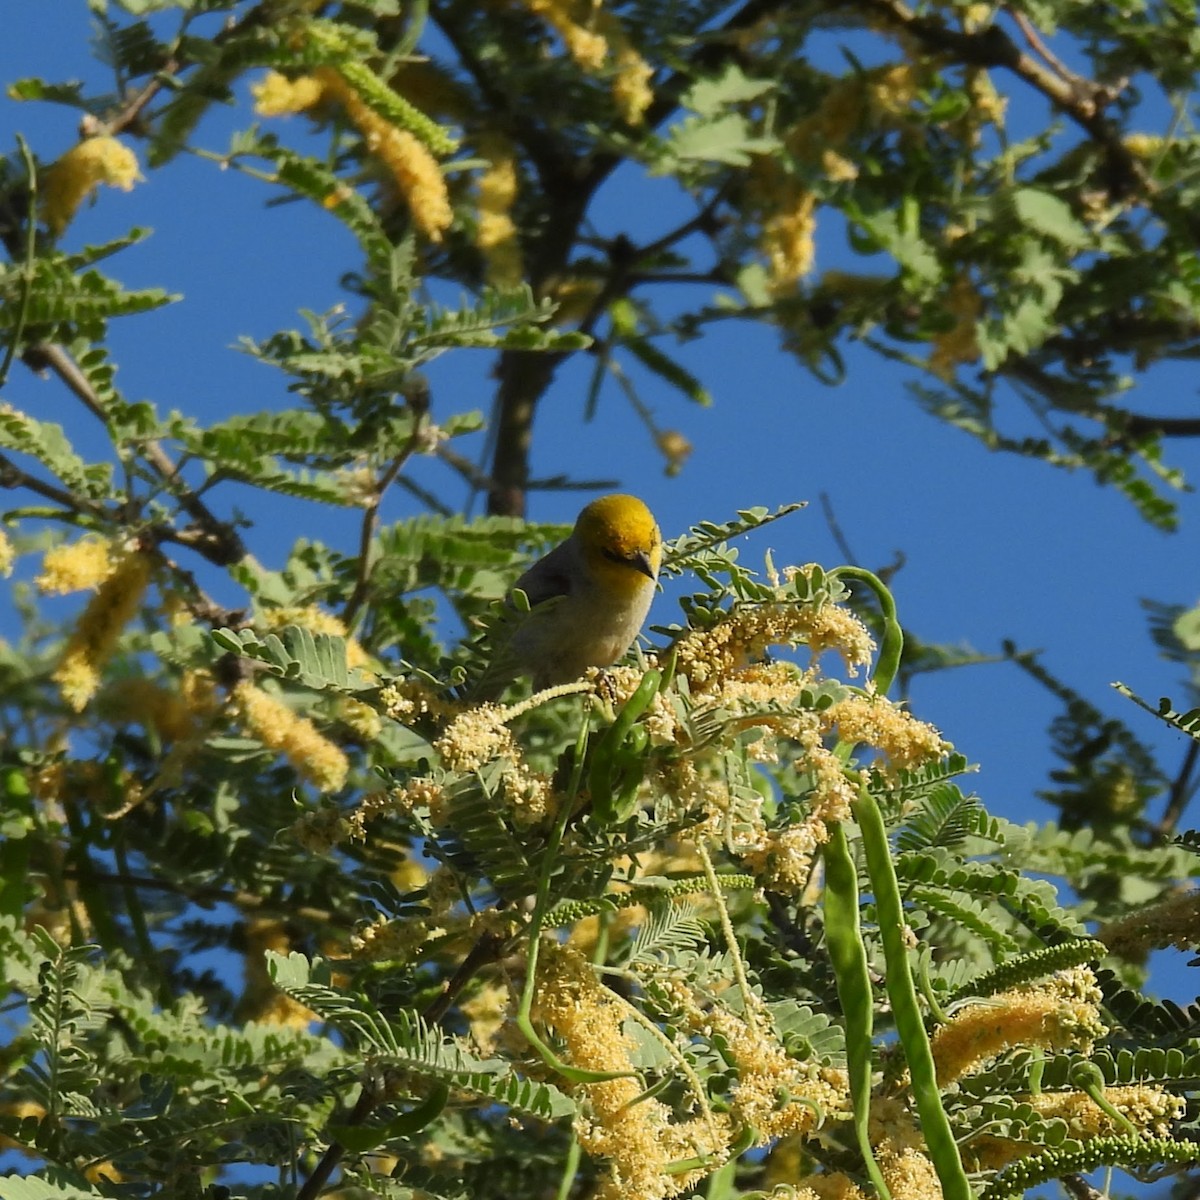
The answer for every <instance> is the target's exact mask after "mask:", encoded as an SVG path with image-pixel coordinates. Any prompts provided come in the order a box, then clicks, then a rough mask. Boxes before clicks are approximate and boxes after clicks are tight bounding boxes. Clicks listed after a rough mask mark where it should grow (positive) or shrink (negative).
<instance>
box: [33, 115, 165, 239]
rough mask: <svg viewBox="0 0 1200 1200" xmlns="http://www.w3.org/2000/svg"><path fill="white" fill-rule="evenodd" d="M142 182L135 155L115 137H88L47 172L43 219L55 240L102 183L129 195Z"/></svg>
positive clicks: (43, 197)
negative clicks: (136, 184) (134, 186)
mask: <svg viewBox="0 0 1200 1200" xmlns="http://www.w3.org/2000/svg"><path fill="white" fill-rule="evenodd" d="M141 178H142V173H141V170H140V168H139V167H138V160H137V155H136V154H134V152H133V151H132V150H130V149H129V147H128V146H126V145H124V144H123V143H121V142H119V141H117V139H116V138H114V137H107V136H99V137H90V138H87V139H85V140H84V141H82V142H79V143H78V144H77V145H75V146H72V147H71V149H70V150H68V151H67V152H66V154H64V155H63V156H62V157H61V158H60V159H59V160H58V161H57V162H55V163H54V164H53V165H52V166H51V167H50V168H49V170H47V172H46V177H45V180H44V181H43V196H42V215H43V216H44V217H45V219H46V225H47V227H48V228H49V230H50V232H51V233H53V234H54V235H55V236H56V237H57V236H58V235H59V234H60V233H62V231H63V230H64V229H66V227H67V226H68V225H69V224H70V223H71V221H72V219H73V218H74V216H75V214H76V212H78V211H79V206H80V205H81V204H82V203H83V202H84V200H86V199H87V198H88V197H89V196H91V195H92V194H93V193H94V192H95V191H96V189H97V188H98V187H99V186H100V185H101V184H102V183H103V184H106V185H107V186H108V187H115V188H119V189H120V190H121V191H123V192H128V191H130V190H131V189H132V188H133V185H134V184H135V183H138V182H139V181H140V180H141Z"/></svg>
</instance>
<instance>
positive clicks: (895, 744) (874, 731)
mask: <svg viewBox="0 0 1200 1200" xmlns="http://www.w3.org/2000/svg"><path fill="white" fill-rule="evenodd" d="M822 719H823V721H824V722H825V724H826V726H827V728H829V729H832V728H833V727H834V726H836V727H837V730H838V736H839V738H840V740H842V741H843V742H853V743H858V744H862V745H866V746H874V747H875V748H876V749H877V750H881V751H883V753H884V754H886V755H887V757H888V759H889V761H890V764H891V766H892V767H893V768H894V769H896V770H901V771H903V770H911V769H912V768H914V767H919V766H921V765H923V764H924V763H928V762H934V761H936V760H937V759H939V758H941V757H942V755H943V754H945V753H946V752H947V751H948V750H949V749H950V748H951V747H950V745H949V743H947V742H946V741H944V740H943V738H942V735H941V734H940V733H938V731H937V730H936V729H934V727H933V726H932V725H928V724H926V723H925V722H924V721H918V720H917V719H916V718H915V717H914V716H913V715H912V713H910V712H908V711H907V710H906V709H903V708H901V707H900V706H899V705H896V704H893V703H892V702H891V701H890V700H888V699H887V697H886V696H850V697H848V698H847V699H845V700H842V701H839V702H838V703H837V704H833V705H830V707H829V708H827V709H826V710H825V712H824V713H822Z"/></svg>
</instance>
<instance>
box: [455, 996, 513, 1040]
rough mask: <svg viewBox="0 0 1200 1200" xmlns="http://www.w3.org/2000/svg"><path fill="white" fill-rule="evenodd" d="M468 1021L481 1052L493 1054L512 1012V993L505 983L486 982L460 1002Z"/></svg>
mask: <svg viewBox="0 0 1200 1200" xmlns="http://www.w3.org/2000/svg"><path fill="white" fill-rule="evenodd" d="M458 1007H459V1009H460V1010H461V1011H462V1014H463V1016H464V1017H466V1018H467V1021H468V1030H469V1032H470V1035H471V1040H472V1041H473V1042H474V1043H475V1045H476V1047H477V1048H478V1049H479V1052H480V1053H481V1054H485V1055H486V1054H491V1053H492V1051H493V1050H494V1049H495V1046H496V1038H497V1037H498V1036H499V1034H500V1031H501V1029H503V1028H504V1026H505V1024H506V1023H507V1022H508V1020H509V1017H510V1016H511V1012H512V994H511V992H510V991H509V989H508V987H507V986H506V985H505V984H503V983H484V984H483V985H482V986H481V987H480V988H479V990H478V991H477V992H476V993H475V994H474V995H473V996H471V997H470V998H469V999H467V1000H464V1001H463V1002H462V1003H461V1004H459V1006H458Z"/></svg>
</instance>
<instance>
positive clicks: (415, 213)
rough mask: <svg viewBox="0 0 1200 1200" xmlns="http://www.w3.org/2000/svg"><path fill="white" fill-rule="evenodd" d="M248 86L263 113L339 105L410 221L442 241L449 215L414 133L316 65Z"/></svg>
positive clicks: (437, 173)
mask: <svg viewBox="0 0 1200 1200" xmlns="http://www.w3.org/2000/svg"><path fill="white" fill-rule="evenodd" d="M252 90H253V94H254V100H255V110H256V111H257V112H258V113H260V114H261V115H262V116H282V115H284V114H286V113H293V112H304V111H308V110H311V109H313V108H315V107H317V106H318V105H319V104H321V103H323V102H325V101H329V100H333V101H336V102H337V103H338V104H340V105H341V107H342V108H343V110H344V111H345V113H346V116H347V117H348V118H349V119H350V121H351V123H352V124H353V125H354V126H355V128H356V129H357V130H358V131H359V133H360V134H361V135H362V138H363V142H364V144H365V145H366V148H367V150H368V152H369V153H370V154H372V155H373V156H374V157H375V158H377V159H378V160H379V161H380V162H381V163H383V165H384V166H385V167H386V168H387V169H388V172H389V173H390V175H391V177H392V179H393V181H394V182H395V184H396V187H397V189H398V190H399V192H400V195H401V196H403V198H404V201H405V203H406V204H407V205H408V209H409V212H410V213H411V214H412V219H413V224H414V225H416V227H417V228H418V229H419V230H420V231H421V232H422V233H423V234H425V236H426V237H427V238H429V240H430V241H431V242H440V241H441V240H442V235H443V234H444V233H445V231H446V230H447V229H449V228H450V225H451V222H452V221H453V219H454V213H453V210H452V209H451V207H450V194H449V191H448V190H447V187H446V179H445V176H444V175H443V174H442V169H441V167H440V166H439V165H438V161H437V159H436V157H434V154H433V152H432V151H431V150H430V149H429V148H428V146H426V144H425V143H424V142H423V141H422V140H421V139H420V138H419V137H417V136H416V134H414V133H412V132H410V131H409V130H407V129H402V128H400V127H399V126H397V125H393V124H392V123H390V122H389V121H388V120H387V118H386V117H384V116H382V115H380V113H378V112H377V111H376V110H375V109H374V108H372V107H371V106H370V105H369V104H368V103H367V102H366V101H365V100H364V99H363V98H362V96H361V95H359V93H358V91H357V90H356V89H355V88H354V87H353V86H351V84H350V83H349V82H348V81H347V79H346V77H345V75H343V74H342V72H340V71H338V70H336V69H335V68H333V67H321V68H319V69H318V70H316V71H315V72H314V73H313V74H311V75H305V76H301V77H300V78H298V79H287V78H286V77H284V76H282V75H280V74H279V73H278V72H276V71H270V72H268V73H267V75H266V77H265V78H264V79H263V80H261V81H260V82H259V83H257V84H255V85H254V87H253V89H252Z"/></svg>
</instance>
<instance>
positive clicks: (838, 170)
mask: <svg viewBox="0 0 1200 1200" xmlns="http://www.w3.org/2000/svg"><path fill="white" fill-rule="evenodd" d="M821 170H822V171H824V172H825V178H826V179H828V180H829V181H830V183H852V182H853V181H854V180H856V179H857V178H858V167H856V166H855V165H854V163H853V162H851V161H850V159H848V158H847V157H846V156H845V155H844V154H839V153H838V152H837V151H836V150H831V149H829V148H828V147H826V148H825V149H824V150H822V151H821Z"/></svg>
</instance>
